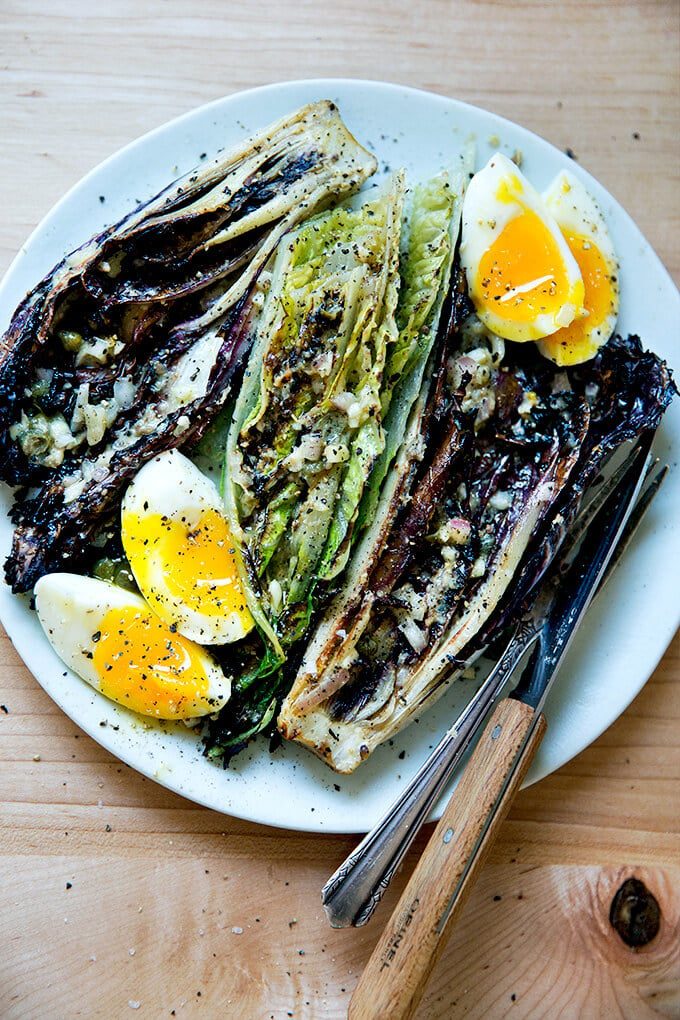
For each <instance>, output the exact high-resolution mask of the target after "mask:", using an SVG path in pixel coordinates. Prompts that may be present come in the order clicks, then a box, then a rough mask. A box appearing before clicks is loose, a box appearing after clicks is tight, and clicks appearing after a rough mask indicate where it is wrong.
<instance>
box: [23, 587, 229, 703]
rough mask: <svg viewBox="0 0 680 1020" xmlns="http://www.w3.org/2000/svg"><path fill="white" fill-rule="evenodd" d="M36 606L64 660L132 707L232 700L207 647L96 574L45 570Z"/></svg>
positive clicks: (98, 688)
mask: <svg viewBox="0 0 680 1020" xmlns="http://www.w3.org/2000/svg"><path fill="white" fill-rule="evenodd" d="M35 606H36V610H37V612H38V617H39V619H40V623H41V624H42V626H43V630H44V631H45V633H46V634H47V637H48V639H49V641H50V643H51V645H52V647H53V648H54V650H55V651H56V653H57V655H58V656H59V657H60V658H61V659H62V660H63V661H64V662H65V663H66V665H67V666H70V668H71V669H72V670H73V671H74V672H75V673H77V674H78V676H80V677H82V678H83V680H87V682H88V683H89V684H91V685H92V686H93V687H94V688H95V689H96V690H98V691H101V693H102V694H104V695H106V697H107V698H111V700H112V701H116V702H117V703H118V704H119V705H124V706H125V707H126V708H129V709H131V710H132V711H133V712H139V713H141V714H142V715H146V716H153V717H155V718H156V719H194V718H197V717H199V716H204V715H211V714H212V713H213V712H217V711H219V709H220V708H222V706H223V705H224V704H226V702H227V701H228V700H229V695H230V693H231V681H230V680H229V678H228V677H226V676H225V675H224V673H223V672H222V670H221V669H220V668H219V666H218V665H217V664H216V663H215V661H214V660H213V659H212V658H211V656H210V655H209V654H208V653H207V652H206V650H205V649H204V648H201V646H200V645H197V644H196V643H195V642H193V641H189V640H188V639H187V638H185V637H182V636H181V635H180V634H177V633H176V632H174V631H173V630H172V629H171V628H170V627H169V626H168V624H167V623H164V622H163V620H161V619H160V618H159V617H158V616H157V615H156V614H155V613H154V612H153V610H151V609H150V608H149V606H148V605H147V604H146V602H145V601H144V599H143V598H141V597H140V596H139V595H135V594H133V593H132V592H129V591H126V590H125V589H124V588H119V587H117V586H116V585H114V584H110V583H109V582H108V581H100V580H98V579H97V578H93V577H81V576H79V575H78V574H66V573H63V574H61V573H57V574H46V575H45V576H44V577H41V578H40V580H39V581H38V583H37V584H36V586H35Z"/></svg>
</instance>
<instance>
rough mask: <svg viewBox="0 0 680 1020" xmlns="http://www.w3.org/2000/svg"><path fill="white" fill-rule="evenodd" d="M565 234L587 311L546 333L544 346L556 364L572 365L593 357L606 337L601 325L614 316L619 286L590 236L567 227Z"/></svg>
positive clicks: (607, 333) (606, 334) (607, 334)
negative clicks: (583, 288)
mask: <svg viewBox="0 0 680 1020" xmlns="http://www.w3.org/2000/svg"><path fill="white" fill-rule="evenodd" d="M564 237H565V240H566V242H567V244H568V245H569V249H570V251H571V253H572V255H573V256H574V258H575V259H576V262H577V263H578V267H579V269H580V270H581V276H582V277H583V283H584V285H585V297H584V301H583V305H584V310H585V313H586V314H585V315H584V316H583V317H580V318H579V317H577V318H576V319H574V321H573V322H572V323H571V325H570V326H564V327H563V328H562V329H559V330H557V332H556V333H553V334H552V335H551V336H548V337H546V338H545V340H544V341H543V346H544V347H545V349H546V351H547V352H548V353H549V355H550V356H551V357H553V358H555V360H556V361H557V363H558V364H560V365H574V364H579V363H580V362H582V361H585V360H587V359H588V358H590V357H592V355H593V354H594V353H595V352H596V351H597V350H598V348H599V347H601V346H602V344H603V343H605V342H606V341H607V340H608V339H609V332H610V330H607V331H606V332H604V333H603V332H602V331H601V330H600V327H601V326H602V325H603V324H604V323H605V322H606V321H607V319H608V318H609V317H610V316H611V317H612V320H613V319H614V318H615V317H616V313H617V304H618V288H617V283H616V278H615V277H614V276H613V270H612V267H611V266H610V265H609V264H608V262H607V261H606V259H605V258H604V256H603V254H602V252H601V251H600V249H599V248H598V247H597V245H596V244H594V243H593V240H592V238H590V237H583V236H581V235H579V234H572V233H568V232H567V231H564ZM611 325H612V326H613V321H612V323H611Z"/></svg>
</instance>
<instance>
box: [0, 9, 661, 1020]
mask: <svg viewBox="0 0 680 1020" xmlns="http://www.w3.org/2000/svg"><path fill="white" fill-rule="evenodd" d="M679 29H680V9H679V8H678V6H677V4H676V3H674V2H667V3H664V2H662V0H646V2H645V0H641V2H639V3H632V2H610V3H605V2H593V0H589V2H586V0H563V2H562V3H561V4H559V5H553V4H548V3H537V2H524V3H516V4H503V3H501V2H493V0H479V2H475V0H464V2H458V3H454V2H444V0H437V2H431V3H427V4H426V3H421V4H418V3H413V2H412V0H411V2H406V0H396V2H393V3H392V4H390V5H389V6H388V5H377V4H374V5H366V4H365V3H361V2H359V0H335V2H333V3H331V2H329V0H315V2H313V3H312V2H311V0H300V2H297V3H293V2H283V0H282V2H274V0H263V2H261V3H258V4H254V3H247V2H246V0H239V2H233V3H230V4H228V5H227V4H221V3H219V2H218V0H202V2H201V3H198V4H195V5H193V6H191V5H187V4H180V3H179V2H178V0H166V2H162V0H149V2H146V3H142V4H140V3H133V2H132V0H118V2H117V3H116V4H113V3H109V2H102V3H101V4H93V3H91V2H88V3H86V2H84V0H71V2H67V0H42V2H40V0H31V2H29V0H24V2H22V0H5V3H3V4H2V5H1V6H0V137H2V139H3V145H2V146H0V210H1V211H2V216H1V218H0V271H4V270H5V268H6V267H7V266H8V265H9V262H10V260H11V258H12V257H13V255H14V254H15V252H16V251H17V250H18V249H19V247H20V246H21V244H22V242H23V240H24V239H25V238H26V236H27V235H28V233H29V232H30V230H31V229H32V228H33V226H34V225H35V224H36V223H37V222H38V220H39V219H40V218H41V217H42V215H43V214H44V213H45V212H46V211H47V210H48V209H49V208H50V206H51V205H52V204H53V203H54V202H55V201H56V200H57V199H58V198H59V197H60V195H61V194H63V192H64V191H65V190H66V189H67V188H68V187H69V186H70V185H71V184H73V183H74V182H75V181H76V180H78V179H79V178H80V177H81V176H82V174H83V173H84V172H86V171H87V170H88V169H89V168H90V167H92V166H93V165H95V164H96V163H97V162H99V161H100V160H101V159H103V158H104V157H105V156H107V155H108V154H109V153H111V152H113V151H114V150H116V149H117V148H119V147H120V146H121V145H122V144H124V143H126V142H128V141H130V140H131V139H132V138H134V137H136V136H138V135H139V134H141V133H143V132H144V131H146V130H148V129H149V128H151V127H153V126H155V125H157V124H160V123H162V122H163V121H165V120H167V119H169V118H171V117H174V116H176V115H177V114H179V113H181V112H184V111H185V110H189V109H191V108H193V107H195V106H197V105H199V104H200V103H202V102H205V101H208V100H210V99H212V98H216V97H219V96H221V95H224V94H227V93H229V92H233V91H235V90H237V89H240V88H245V87H249V86H252V85H257V84H261V83H264V82H268V81H276V80H283V79H290V78H295V77H322V76H323V77H327V76H331V75H336V76H347V77H370V78H379V79H385V80H392V81H395V80H396V81H400V82H403V83H405V84H410V85H416V86H420V87H424V88H429V89H433V90H435V91H440V92H442V93H444V94H446V95H450V96H455V97H457V98H460V99H464V100H467V101H469V102H473V103H476V104H478V105H480V106H483V107H486V108H487V109H491V110H493V111H495V112H498V113H501V114H503V115H505V116H507V117H509V118H511V119H512V120H515V121H518V122H520V123H522V124H524V125H526V126H527V127H530V128H532V129H533V130H535V131H537V132H538V133H539V134H541V135H543V136H544V137H546V138H548V139H549V140H550V141H552V142H553V143H554V144H556V145H558V146H559V147H560V148H562V149H569V150H570V152H571V153H572V154H573V156H574V158H576V159H578V160H579V161H580V162H581V163H582V164H583V165H584V166H586V167H587V168H588V169H589V170H590V171H591V172H592V173H594V174H595V176H596V177H598V178H599V179H600V180H601V182H602V183H603V184H604V185H605V186H606V187H607V188H609V190H610V191H611V192H612V193H613V194H614V195H615V197H616V198H617V199H618V200H619V201H621V202H622V204H623V205H624V207H626V208H627V209H628V211H629V212H630V213H631V215H632V216H633V218H634V219H635V220H636V222H637V223H638V224H639V226H640V227H641V229H642V230H643V233H644V234H645V235H646V236H647V238H648V239H649V240H650V242H651V243H652V245H653V247H654V248H655V249H656V250H657V252H658V253H659V255H660V256H661V258H662V260H663V261H664V262H665V264H666V266H667V267H668V269H669V270H670V271H671V273H672V274H673V276H674V278H675V280H676V281H678V280H680V250H679V248H678V244H677V237H678V236H680V206H679V204H678V198H677V168H678V165H679V157H680V149H679V146H678V130H677V129H678V123H679V113H680V89H679V84H680V81H679V78H680V76H679V73H678V69H679V66H680V43H679V39H680V31H679ZM643 638H644V635H641V639H643ZM0 705H2V706H3V707H2V708H0V770H1V773H0V799H1V801H2V811H1V813H0V946H1V949H0V1017H2V1018H3V1020H5V1018H8V1020H34V1018H47V1020H52V1018H58V1017H68V1018H71V1017H77V1016H82V1017H88V1018H90V1017H101V1018H106V1020H108V1018H112V1017H116V1018H117V1017H135V1016H139V1017H150V1018H151V1017H170V1016H177V1017H193V1016H197V1017H199V1016H203V1017H206V1018H212V1017H217V1016H220V1017H234V1018H244V1020H260V1018H262V1020H267V1018H275V1020H282V1018H285V1017H291V1016H293V1017H296V1018H319V1020H336V1018H341V1017H343V1016H344V1015H345V1014H346V1009H347V1003H348V1001H349V997H350V995H351V992H352V990H353V988H354V985H355V983H356V981H357V978H358V976H359V974H360V972H361V969H362V967H363V964H364V963H365V961H366V960H367V958H368V956H369V954H370V952H371V949H372V947H373V945H374V943H375V941H376V939H377V937H378V934H379V931H380V924H381V921H382V922H384V921H386V920H387V917H388V911H389V910H390V908H391V906H392V905H393V904H394V903H395V901H396V896H397V894H398V892H399V890H400V888H401V885H402V884H403V880H404V879H403V878H401V879H399V880H397V881H396V883H395V887H394V888H393V889H391V890H390V892H389V894H388V896H387V897H386V902H385V904H384V905H383V907H382V908H381V912H380V913H379V914H378V915H376V918H375V920H374V921H373V922H372V923H371V924H370V925H369V926H368V927H366V928H364V929H359V930H350V931H334V930H332V929H330V928H329V927H328V925H327V923H326V920H325V917H324V914H323V911H322V908H321V905H320V895H319V894H320V889H321V886H322V885H323V882H324V881H325V879H326V878H327V877H328V875H329V874H330V872H331V871H332V870H333V869H334V868H335V867H336V866H337V864H338V863H339V862H340V861H341V860H342V859H343V858H344V856H345V855H346V854H347V853H348V852H349V851H350V849H351V848H352V847H353V846H354V844H355V838H354V837H350V836H347V837H342V836H314V835H304V834H299V833H295V832H292V831H285V830H275V829H271V828H266V827H264V826H258V825H254V824H250V823H245V822H241V821H239V820H237V819H233V818H230V817H228V816H224V815H219V814H216V813H215V812H211V811H208V810H206V809H203V808H199V807H197V806H195V805H193V804H191V803H190V802H188V801H185V800H183V799H182V798H181V797H179V796H176V795H174V794H172V793H169V792H168V791H166V790H164V789H163V788H161V787H159V786H157V785H156V784H154V783H153V782H151V781H149V780H145V779H144V778H142V777H141V776H139V775H138V774H136V773H134V772H133V771H132V770H130V769H129V768H128V767H127V766H125V765H123V764H121V763H120V762H119V761H117V760H116V759H115V758H113V757H112V756H111V755H109V754H108V753H107V752H105V751H104V750H102V749H101V748H100V747H99V746H98V745H97V744H96V743H94V742H93V741H92V740H90V738H88V737H87V736H86V735H85V734H83V733H82V732H81V731H79V729H78V728H77V727H76V726H75V725H74V724H73V723H72V722H71V721H70V720H69V719H68V718H67V717H66V716H65V715H64V714H63V713H62V712H61V711H60V710H59V709H58V708H57V707H56V706H55V705H54V704H53V703H52V701H51V700H50V699H49V698H48V697H47V695H45V694H44V693H43V691H42V690H41V689H40V687H39V686H38V685H37V683H36V682H35V680H34V679H33V678H32V677H31V675H30V674H29V672H28V671H27V669H26V668H25V667H24V666H23V664H22V663H21V661H20V660H19V658H18V656H17V655H16V653H15V651H14V649H13V648H12V646H11V644H10V642H9V640H8V639H7V637H6V636H5V634H4V632H2V633H1V634H0ZM429 831H430V829H429V828H428V829H427V830H426V831H425V833H424V834H423V835H422V836H421V837H420V839H419V841H418V843H417V844H416V847H415V848H414V850H413V852H412V853H411V855H410V857H409V860H408V862H407V864H406V866H405V873H406V872H407V871H408V870H410V867H412V865H413V863H414V862H415V860H416V859H417V854H418V853H419V852H420V851H421V850H422V848H423V846H424V842H425V839H426V838H427V835H428V834H429ZM631 879H635V880H636V882H637V883H639V885H638V884H633V885H631V884H630V880H631ZM626 882H628V883H629V884H628V886H626V889H625V891H624V893H623V894H622V895H621V896H620V897H619V901H620V903H619V907H618V909H617V911H615V914H616V918H617V926H618V928H619V929H620V931H621V932H622V933H623V935H624V936H625V937H626V938H627V939H628V943H630V942H631V941H632V942H634V943H635V942H637V943H638V944H637V945H630V944H628V943H627V942H626V941H624V939H623V938H622V937H621V934H619V932H618V931H617V929H616V928H615V927H613V926H612V923H611V921H610V914H611V911H612V902H613V900H614V898H615V895H616V893H617V891H618V890H620V889H621V888H622V886H624V884H625V883H626ZM654 903H656V904H657V907H658V911H657V910H655V907H654ZM654 930H656V934H655V936H654V937H653V938H652V939H651V940H650V941H645V939H646V938H649V936H650V934H651V933H652V932H653V931H654ZM418 1015H419V1017H422V1018H423V1020H449V1018H453V1020H457V1018H465V1020H501V1018H505V1017H518V1018H525V1017H531V1018H539V1017H540V1018H546V1020H553V1018H561V1020H571V1018H574V1020H576V1018H579V1020H581V1018H586V1020H588V1018H607V1020H609V1018H618V1017H625V1018H627V1020H637V1018H653V1017H679V1016H680V637H678V638H676V639H675V641H674V642H673V644H672V645H671V647H670V649H669V651H668V652H667V654H666V656H665V657H664V659H663V661H662V663H661V664H660V666H659V668H658V669H657V671H656V672H655V674H654V676H653V677H652V679H651V680H650V681H649V683H648V684H647V685H646V687H645V688H644V690H643V691H642V692H641V694H640V695H639V696H638V698H637V699H636V700H635V701H634V702H633V704H632V705H631V706H630V708H629V709H628V710H627V711H626V712H625V713H624V714H623V715H622V716H621V718H620V719H619V720H618V721H617V722H616V723H614V725H613V726H611V727H610V729H609V730H607V732H606V733H605V734H603V736H602V737H601V738H600V739H599V740H598V741H596V742H595V743H594V744H593V745H592V746H591V747H589V748H588V749H587V750H586V751H584V752H583V753H582V754H581V755H579V756H578V757H577V758H576V759H574V760H573V761H572V762H570V763H569V764H568V765H566V766H565V767H564V768H562V769H561V770H560V771H559V772H557V773H556V774H554V775H553V776H551V777H549V778H547V779H546V780H544V781H543V782H541V783H540V784H538V785H536V786H534V787H532V788H531V789H529V790H526V791H524V792H523V793H522V794H520V796H519V797H518V799H517V801H516V803H515V805H514V806H513V808H512V811H511V814H510V817H509V819H508V821H507V822H506V823H505V824H504V826H503V828H502V834H501V838H500V840H499V842H498V844H497V845H496V847H495V848H494V850H493V853H492V856H491V858H490V860H489V862H488V864H487V866H486V868H485V871H484V873H483V875H482V878H481V880H480V882H479V884H478V886H477V887H476V889H475V890H474V893H473V895H472V898H471V899H470V901H469V902H468V904H467V906H466V909H465V912H464V915H463V917H462V919H461V921H460V922H459V924H458V926H457V928H456V930H455V932H454V935H453V938H452V940H451V942H450V943H449V946H448V948H447V950H446V952H445V955H444V957H443V958H442V960H441V961H440V963H439V965H438V967H437V969H436V971H435V973H434V976H433V978H432V981H431V984H430V986H429V988H428V990H427V993H426V995H425V998H424V1000H423V1003H422V1006H421V1009H420V1012H419V1014H418Z"/></svg>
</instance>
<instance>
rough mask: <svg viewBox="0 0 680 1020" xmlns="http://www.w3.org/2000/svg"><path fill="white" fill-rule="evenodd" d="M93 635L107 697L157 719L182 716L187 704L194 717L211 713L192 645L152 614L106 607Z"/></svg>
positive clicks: (101, 686)
mask: <svg viewBox="0 0 680 1020" xmlns="http://www.w3.org/2000/svg"><path fill="white" fill-rule="evenodd" d="M97 634H98V639H97V641H96V643H95V645H94V651H93V659H92V662H93V665H94V668H95V670H96V671H97V675H98V677H99V690H100V691H101V692H102V694H105V695H106V697H107V698H111V699H112V700H113V701H117V702H119V703H120V704H121V705H127V707H128V708H131V709H132V711H133V712H141V713H142V715H153V716H156V717H157V718H159V719H173V718H177V717H179V718H182V716H183V712H184V709H185V708H186V705H187V703H191V705H192V709H191V712H190V714H192V715H196V714H197V715H205V714H206V713H208V712H213V711H214V710H215V709H214V706H213V705H210V704H209V703H208V701H207V697H206V696H207V694H208V689H209V683H208V677H207V675H206V672H205V669H204V667H203V663H202V662H201V661H200V660H199V658H198V657H197V656H196V655H195V654H194V649H193V648H192V647H191V642H189V641H188V640H187V639H186V638H183V637H182V636H181V635H179V634H173V633H172V632H171V631H170V629H169V627H168V625H167V623H163V621H162V620H161V619H159V618H158V617H157V616H156V615H155V613H152V612H151V610H147V611H146V612H145V611H140V610H138V609H133V608H132V607H130V606H128V607H124V608H121V609H110V610H109V612H108V613H107V614H106V615H105V617H104V619H103V620H102V622H101V624H100V626H99V630H98V631H97ZM197 710H198V711H197Z"/></svg>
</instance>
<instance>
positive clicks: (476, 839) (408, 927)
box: [348, 436, 652, 1020]
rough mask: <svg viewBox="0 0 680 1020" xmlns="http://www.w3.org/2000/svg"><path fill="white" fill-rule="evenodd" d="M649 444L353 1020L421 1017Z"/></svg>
mask: <svg viewBox="0 0 680 1020" xmlns="http://www.w3.org/2000/svg"><path fill="white" fill-rule="evenodd" d="M651 439H652V437H651V436H649V437H648V441H646V442H645V443H644V444H641V445H640V447H639V448H638V450H637V451H636V455H635V456H634V457H633V458H631V463H630V465H629V466H628V469H627V471H626V472H625V474H624V475H623V477H622V479H621V483H620V484H619V485H618V486H617V487H616V489H615V490H614V492H612V494H611V496H610V497H609V499H608V500H607V501H606V503H605V504H604V505H603V507H602V509H601V511H600V513H599V514H598V515H597V517H595V519H594V520H593V522H592V524H591V525H590V527H589V528H588V531H587V533H586V535H585V538H584V539H583V542H582V544H581V547H580V548H579V550H578V552H577V553H576V555H575V557H574V560H573V562H572V564H571V566H570V568H569V570H568V571H567V572H566V573H565V575H564V576H563V577H559V578H556V580H555V587H554V598H553V602H552V605H551V607H550V611H549V612H548V613H547V615H546V616H545V619H544V620H543V622H542V626H541V631H540V636H539V639H538V643H537V645H536V646H535V649H534V652H533V653H532V657H531V660H530V663H529V665H528V666H527V668H526V669H525V670H524V673H523V675H522V678H521V680H520V682H519V684H518V686H517V687H516V688H515V690H514V691H513V692H512V694H511V695H510V696H509V697H507V698H504V699H503V700H502V701H500V702H499V703H498V705H497V707H496V709H495V710H494V712H493V714H492V715H491V718H490V719H489V722H488V723H487V725H486V727H485V729H484V732H483V734H482V736H481V738H480V740H479V743H478V744H477V746H476V747H475V750H474V752H473V754H472V756H471V758H470V760H469V762H468V764H467V766H466V768H465V771H464V773H463V775H462V777H461V780H460V782H459V783H458V785H457V787H456V789H455V790H454V792H453V794H452V796H451V799H450V800H449V803H448V805H447V807H446V808H445V810H444V813H443V815H442V817H441V820H440V821H439V823H438V824H437V827H436V828H435V830H434V833H433V835H432V837H431V839H430V841H429V842H428V844H427V847H426V848H425V851H424V853H423V855H422V857H421V859H420V861H419V863H418V865H417V866H416V868H415V870H414V872H413V874H412V876H411V878H410V880H409V882H408V884H407V886H406V888H405V890H404V892H403V893H402V896H401V897H400V900H399V903H398V904H397V907H396V908H395V910H394V913H393V914H392V917H391V919H390V921H389V923H388V925H387V927H386V928H385V931H384V932H383V934H382V935H381V937H380V939H379V940H378V944H377V945H376V947H375V949H374V951H373V953H372V955H371V958H370V960H369V962H368V964H367V965H366V968H365V970H364V972H363V974H362V975H361V978H360V979H359V983H358V985H357V987H356V989H355V991H354V994H353V996H352V1000H351V1003H350V1007H349V1012H348V1020H383V1018H386V1017H389V1018H390V1020H409V1018H410V1017H412V1016H413V1015H414V1013H415V1010H416V1009H417V1007H418V1003H419V1002H420V999H421V997H422V995H423V992H424V990H425V986H426V983H427V980H428V978H429V976H430V974H431V972H432V969H433V967H434V966H435V964H436V962H437V960H438V958H439V956H440V955H441V952H442V950H443V948H444V946H445V945H446V941H447V938H448V935H449V934H450V932H451V929H452V927H453V925H454V923H455V920H456V918H457V917H458V915H459V914H460V911H461V909H462V907H463V905H464V903H465V901H466V899H467V896H468V894H469V892H470V890H471V889H472V887H473V885H474V882H475V879H476V877H477V875H478V874H479V871H480V869H481V867H482V864H483V861H484V858H485V856H486V853H487V852H488V850H489V847H490V846H491V845H492V843H493V841H494V839H495V837H496V834H497V832H498V829H499V827H500V824H501V822H502V821H503V818H504V817H505V814H506V813H507V811H508V808H509V806H510V804H511V803H512V800H513V797H514V795H515V793H516V792H517V791H518V790H519V788H520V786H521V783H522V780H523V779H524V776H525V774H526V771H527V769H528V767H529V765H530V763H531V761H532V759H533V757H534V755H535V753H536V751H537V749H538V747H539V745H540V742H541V739H542V737H543V734H544V732H545V728H546V722H545V717H544V716H543V714H542V708H543V705H544V703H545V699H546V696H547V694H548V691H549V689H550V686H551V684H552V682H553V681H554V678H555V676H556V674H557V671H558V667H559V666H560V664H561V662H562V660H563V659H564V656H565V654H566V651H567V648H568V646H569V644H570V643H571V639H572V637H573V634H574V632H575V630H576V628H577V627H578V624H579V623H580V621H581V620H582V619H583V616H584V614H585V612H586V610H587V609H588V606H589V604H590V601H591V599H592V597H593V595H594V593H595V591H596V590H597V587H598V585H599V583H600V580H601V579H602V576H603V575H604V572H605V570H606V568H607V564H608V563H609V560H610V559H611V557H612V556H613V555H614V551H615V548H616V545H617V543H618V541H619V539H620V537H621V535H622V532H623V530H624V528H625V526H626V522H627V520H628V518H629V516H630V514H631V512H632V510H633V507H634V505H635V502H636V499H637V496H638V494H639V491H640V488H641V486H642V483H643V480H644V477H645V473H646V470H647V466H648V464H649V447H650V446H651ZM535 623H536V621H532V625H535Z"/></svg>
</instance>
